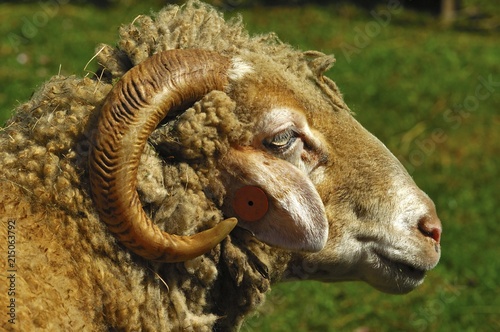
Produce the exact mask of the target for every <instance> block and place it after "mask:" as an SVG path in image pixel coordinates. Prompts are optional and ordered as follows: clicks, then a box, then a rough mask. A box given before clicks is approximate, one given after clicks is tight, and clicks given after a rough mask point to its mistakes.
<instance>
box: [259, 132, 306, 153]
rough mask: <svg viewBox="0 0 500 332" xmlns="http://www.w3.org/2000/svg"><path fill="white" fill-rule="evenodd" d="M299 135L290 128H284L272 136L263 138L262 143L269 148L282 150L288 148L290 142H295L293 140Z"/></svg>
mask: <svg viewBox="0 0 500 332" xmlns="http://www.w3.org/2000/svg"><path fill="white" fill-rule="evenodd" d="M297 137H299V135H298V134H297V133H296V132H295V131H293V130H291V129H288V130H284V131H281V132H279V133H277V134H276V135H274V136H273V137H271V138H269V139H266V140H264V145H265V146H266V147H267V148H268V149H271V150H275V151H277V152H283V151H285V150H288V149H289V148H290V147H291V146H292V144H293V143H294V142H295V140H296V139H297Z"/></svg>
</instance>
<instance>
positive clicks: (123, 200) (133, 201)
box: [89, 50, 236, 262]
mask: <svg viewBox="0 0 500 332" xmlns="http://www.w3.org/2000/svg"><path fill="white" fill-rule="evenodd" d="M230 66H231V61H230V60H229V59H228V58H226V57H224V56H222V55H219V54H217V53H214V52H210V51H204V50H170V51H164V52H162V53H158V54H155V55H153V56H151V57H150V58H148V59H147V60H145V61H144V62H142V63H141V64H139V65H137V66H135V67H133V68H132V69H130V70H129V71H128V72H127V73H126V74H125V75H123V77H122V78H121V79H120V81H118V83H117V84H116V85H115V87H114V88H113V89H112V90H111V92H110V93H109V95H108V96H107V97H106V100H105V102H104V105H103V106H102V109H101V113H100V117H99V120H98V124H97V130H96V133H95V135H94V136H93V137H92V143H93V144H92V149H91V152H90V157H89V172H90V184H91V191H92V196H93V200H94V203H95V205H96V208H97V211H98V213H99V217H100V219H101V220H102V221H103V222H104V223H106V224H107V226H108V228H109V230H110V231H111V232H112V233H113V234H114V235H115V236H116V237H117V238H118V240H119V241H120V242H121V243H122V244H123V245H124V246H126V247H127V248H129V249H130V250H131V251H133V252H134V253H136V254H138V255H140V256H142V257H144V258H146V259H150V260H155V261H162V262H180V261H185V260H189V259H192V258H194V257H197V256H199V255H202V254H204V253H205V252H207V251H209V250H210V249H212V248H213V247H215V246H216V245H217V244H218V243H219V242H221V241H222V240H223V239H224V238H225V237H226V236H227V235H228V234H229V233H230V232H231V230H232V229H233V228H234V227H235V226H236V219H234V218H230V219H226V220H223V221H222V222H220V223H219V224H217V225H216V226H215V227H213V228H211V229H208V230H205V231H203V232H201V233H198V234H195V235H192V236H178V235H172V234H168V233H166V232H163V231H162V230H160V229H159V227H158V226H156V225H155V224H154V223H153V222H152V221H151V219H149V218H148V216H147V215H146V213H145V212H144V210H143V208H142V204H141V202H140V201H139V195H138V193H137V190H136V185H137V169H138V166H139V161H140V157H141V154H142V152H143V150H144V147H145V145H146V141H147V139H148V137H149V135H150V134H151V132H152V131H153V130H154V129H155V128H156V127H157V126H158V124H159V123H160V121H161V120H162V119H163V118H165V116H166V115H167V114H168V112H169V111H170V110H171V109H175V108H180V107H183V106H184V107H185V106H186V105H188V104H189V103H194V102H195V101H197V100H198V99H201V97H203V96H204V95H205V94H207V93H208V92H210V91H212V90H223V89H224V87H225V86H226V85H227V84H228V78H227V77H228V70H229V68H230Z"/></svg>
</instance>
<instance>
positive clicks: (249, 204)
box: [233, 186, 269, 221]
mask: <svg viewBox="0 0 500 332" xmlns="http://www.w3.org/2000/svg"><path fill="white" fill-rule="evenodd" d="M233 208H234V212H236V214H237V215H238V217H240V218H241V219H243V220H244V221H258V220H260V219H262V218H263V217H264V216H265V215H266V213H267V210H268V209H269V201H268V199H267V195H266V193H265V192H264V191H263V190H262V189H260V188H259V187H255V186H245V187H241V188H240V189H238V190H237V191H236V193H235V194H234V199H233Z"/></svg>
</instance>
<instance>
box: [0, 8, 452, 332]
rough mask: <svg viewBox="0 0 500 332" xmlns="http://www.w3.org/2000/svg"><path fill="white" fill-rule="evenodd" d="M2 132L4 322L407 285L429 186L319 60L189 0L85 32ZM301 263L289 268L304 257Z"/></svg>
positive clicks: (228, 318)
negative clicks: (89, 44) (94, 39)
mask: <svg viewBox="0 0 500 332" xmlns="http://www.w3.org/2000/svg"><path fill="white" fill-rule="evenodd" d="M96 57H97V59H98V62H99V64H100V66H101V67H100V69H99V70H98V71H97V72H96V76H95V77H94V78H88V77H84V78H79V77H75V76H70V77H64V76H61V75H58V76H55V77H53V78H51V79H50V80H49V81H48V82H46V83H45V84H44V85H43V86H42V87H41V88H40V89H39V90H38V91H36V93H35V94H34V95H33V96H32V98H31V100H30V101H28V102H26V103H24V104H22V105H21V106H20V107H19V108H18V109H17V112H16V113H15V115H13V117H12V118H11V119H10V120H9V122H8V123H7V125H6V126H5V128H3V129H2V131H1V132H0V146H1V149H0V167H1V169H2V173H1V175H0V189H1V190H0V216H1V217H0V218H1V220H2V228H1V234H2V239H7V241H5V240H2V242H1V250H2V252H8V253H9V259H8V261H7V262H6V265H5V267H4V269H3V270H4V271H8V273H10V276H11V280H10V285H8V289H4V288H2V292H1V296H2V301H1V302H2V303H8V304H9V306H10V307H9V309H8V310H9V321H8V324H7V325H6V327H7V328H8V329H14V328H18V329H21V330H35V329H42V330H50V331H53V330H90V331H103V330H130V331H137V330H154V331H172V330H174V331H177V330H189V331H211V330H223V331H226V330H227V331H233V330H238V329H239V328H240V327H241V326H242V324H243V322H244V319H245V318H246V317H247V316H248V315H249V314H251V312H253V311H255V310H256V309H257V308H258V307H259V305H261V304H262V303H263V301H264V299H265V295H266V293H268V292H269V291H270V289H271V285H272V284H275V283H278V282H283V281H288V280H295V279H298V278H300V279H305V277H307V279H311V280H320V281H328V282H339V281H354V280H360V281H365V282H367V283H368V284H370V285H372V286H373V287H375V288H377V289H379V290H381V291H384V292H387V293H407V292H409V291H411V290H413V289H414V288H415V287H417V286H418V285H420V284H421V283H422V282H423V280H424V277H425V274H426V272H427V271H429V270H431V269H432V268H434V267H435V266H436V264H437V263H438V261H439V257H440V237H441V231H442V230H441V223H440V220H439V218H438V216H437V214H436V210H435V207H434V204H433V203H432V201H431V199H430V198H429V197H428V196H427V195H426V194H424V193H423V192H422V191H421V190H420V189H419V188H418V187H417V186H416V184H415V183H414V182H413V180H412V179H411V177H410V176H409V175H408V173H407V172H406V171H405V170H404V168H403V166H402V165H401V164H400V163H399V162H398V160H397V159H396V158H395V157H394V156H393V155H392V154H391V153H390V152H389V150H388V149H387V148H386V147H385V146H384V145H383V144H382V143H381V142H380V141H379V140H377V139H376V138H375V137H374V136H372V135H371V134H370V133H369V132H368V131H366V129H364V128H363V127H362V126H361V125H360V124H359V123H358V122H357V121H356V120H355V119H354V117H353V115H352V114H351V112H350V111H349V108H348V107H347V105H346V104H345V103H344V101H343V99H342V96H341V93H340V91H339V89H338V88H337V86H336V84H335V83H334V82H333V81H331V80H330V79H329V78H327V77H326V76H324V74H325V72H326V71H327V70H328V69H329V68H330V67H331V66H332V65H333V62H334V58H333V57H331V56H327V55H324V54H322V53H320V52H317V51H306V52H302V51H298V50H296V49H294V48H292V47H291V46H289V45H287V44H284V43H282V42H280V41H279V39H278V38H277V37H276V36H275V35H274V34H265V35H259V36H250V35H249V34H248V33H247V32H246V31H245V29H244V28H243V24H242V21H241V19H240V18H235V19H233V20H229V21H227V22H226V21H225V20H224V18H223V16H222V14H221V13H219V12H217V11H216V10H215V9H214V8H212V7H210V6H208V5H206V4H203V3H201V2H199V1H196V0H192V1H188V2H187V4H185V5H184V6H180V7H179V6H175V5H169V6H167V7H165V8H164V9H163V10H161V11H160V12H159V13H157V14H156V15H155V16H152V17H150V16H140V17H138V18H137V19H136V20H134V22H132V23H131V24H129V25H125V26H123V27H122V28H121V29H120V39H119V41H118V44H117V46H116V47H111V46H108V45H98V47H97V52H96ZM304 270H307V273H304Z"/></svg>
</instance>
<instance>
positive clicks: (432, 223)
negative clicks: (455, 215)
mask: <svg viewBox="0 0 500 332" xmlns="http://www.w3.org/2000/svg"><path fill="white" fill-rule="evenodd" d="M418 230H419V231H420V232H421V233H422V234H423V235H424V236H426V237H430V238H431V239H433V240H434V241H436V242H437V243H439V241H440V240H441V232H442V229H441V222H440V221H439V219H438V218H437V216H435V217H434V216H424V217H422V218H420V220H419V221H418Z"/></svg>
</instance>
